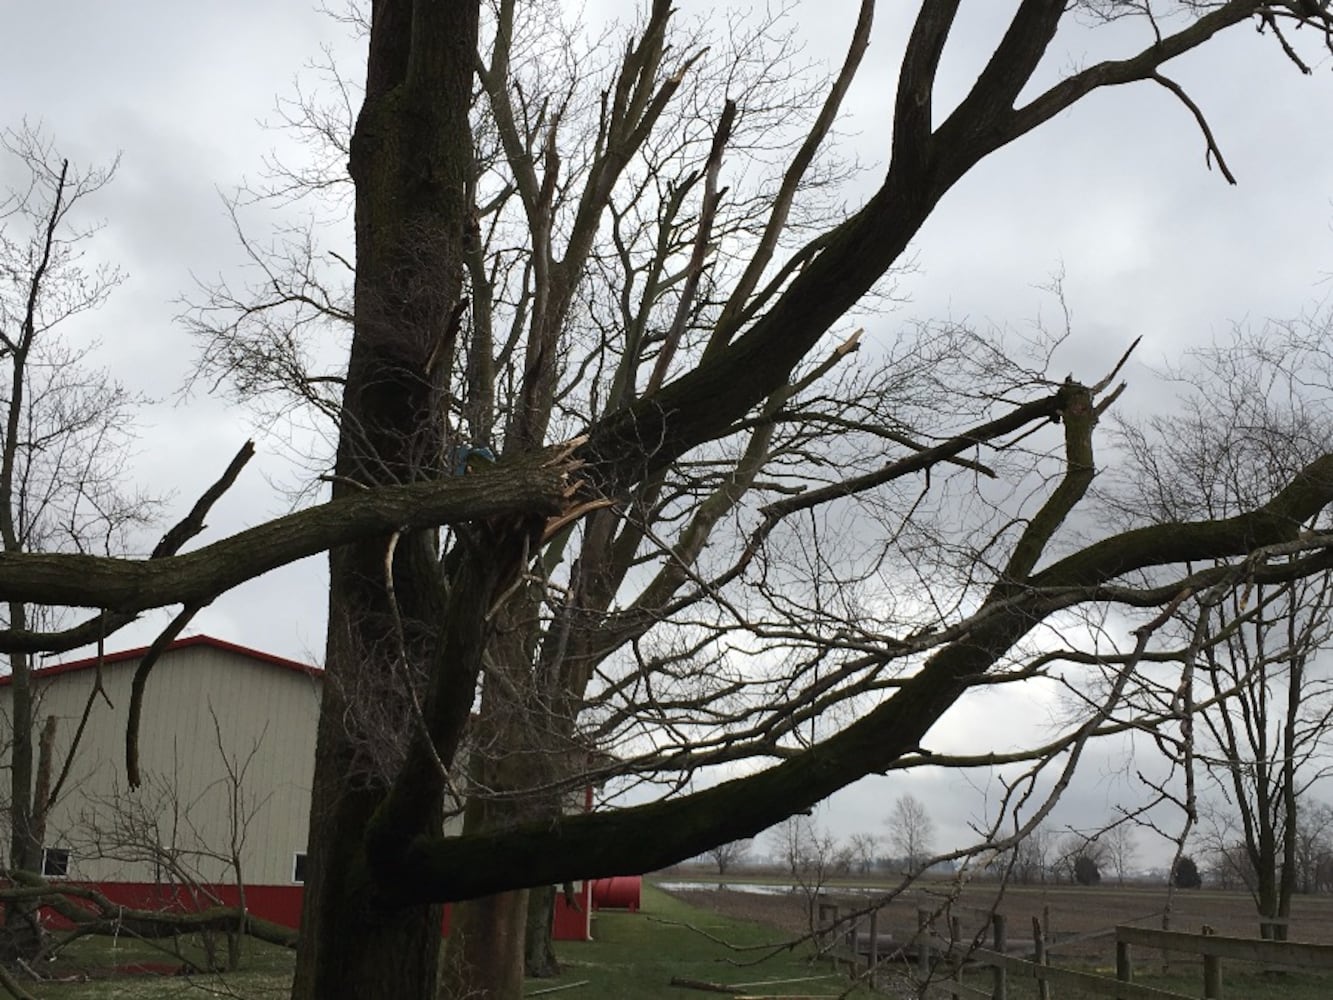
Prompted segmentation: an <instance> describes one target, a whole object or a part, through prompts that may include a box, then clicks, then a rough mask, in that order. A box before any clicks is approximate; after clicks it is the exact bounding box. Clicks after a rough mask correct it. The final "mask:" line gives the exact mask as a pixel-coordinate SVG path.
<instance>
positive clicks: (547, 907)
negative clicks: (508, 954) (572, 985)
mask: <svg viewBox="0 0 1333 1000" xmlns="http://www.w3.org/2000/svg"><path fill="white" fill-rule="evenodd" d="M555 895H556V889H555V886H553V885H547V886H542V887H541V888H540V889H531V890H529V892H528V927H527V932H526V935H525V938H526V943H525V944H524V946H523V966H524V970H525V971H526V973H527V975H528V977H529V978H531V979H550V978H551V977H553V976H558V975H560V962H559V960H558V959H557V958H556V957H555V948H554V947H553V946H552V944H551V936H552V932H553V931H554V930H555V926H554V925H555Z"/></svg>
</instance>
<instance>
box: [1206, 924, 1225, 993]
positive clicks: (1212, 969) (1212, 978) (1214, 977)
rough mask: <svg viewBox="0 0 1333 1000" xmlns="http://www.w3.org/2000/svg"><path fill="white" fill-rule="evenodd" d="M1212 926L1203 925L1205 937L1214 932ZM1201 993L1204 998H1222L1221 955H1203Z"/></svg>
mask: <svg viewBox="0 0 1333 1000" xmlns="http://www.w3.org/2000/svg"><path fill="white" fill-rule="evenodd" d="M1216 933H1217V931H1215V930H1214V929H1213V928H1211V927H1209V926H1207V925H1205V926H1204V928H1203V934H1204V936H1205V937H1207V936H1209V935H1212V934H1216ZM1203 995H1204V1000H1222V957H1221V956H1220V955H1204V956H1203Z"/></svg>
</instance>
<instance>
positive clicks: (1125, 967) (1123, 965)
mask: <svg viewBox="0 0 1333 1000" xmlns="http://www.w3.org/2000/svg"><path fill="white" fill-rule="evenodd" d="M1115 978H1116V979H1117V980H1118V981H1119V982H1122V983H1132V982H1133V981H1134V965H1133V963H1132V962H1131V961H1130V959H1129V942H1128V941H1121V940H1120V939H1119V938H1116V942H1115Z"/></svg>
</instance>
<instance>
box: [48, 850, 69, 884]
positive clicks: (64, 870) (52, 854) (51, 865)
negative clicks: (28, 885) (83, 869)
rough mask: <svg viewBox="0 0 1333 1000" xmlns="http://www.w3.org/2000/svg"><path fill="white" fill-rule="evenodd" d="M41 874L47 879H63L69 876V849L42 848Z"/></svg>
mask: <svg viewBox="0 0 1333 1000" xmlns="http://www.w3.org/2000/svg"><path fill="white" fill-rule="evenodd" d="M42 874H43V875H45V876H46V877H47V878H65V877H67V876H68V875H69V849H68V848H64V847H44V848H42Z"/></svg>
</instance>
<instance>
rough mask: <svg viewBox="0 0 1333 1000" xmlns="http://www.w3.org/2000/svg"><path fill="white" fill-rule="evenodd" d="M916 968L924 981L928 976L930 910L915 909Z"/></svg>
mask: <svg viewBox="0 0 1333 1000" xmlns="http://www.w3.org/2000/svg"><path fill="white" fill-rule="evenodd" d="M916 970H917V974H918V975H919V976H920V977H921V981H922V982H923V983H924V982H925V981H926V980H927V979H929V978H930V911H929V910H926V909H920V910H917V911H916Z"/></svg>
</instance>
